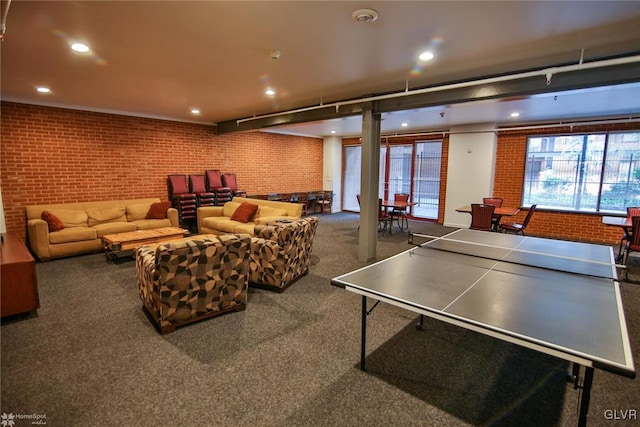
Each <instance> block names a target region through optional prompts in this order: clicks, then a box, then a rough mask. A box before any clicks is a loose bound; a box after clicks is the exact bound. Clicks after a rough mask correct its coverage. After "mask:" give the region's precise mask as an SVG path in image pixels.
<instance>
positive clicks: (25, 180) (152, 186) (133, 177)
mask: <svg viewBox="0 0 640 427" xmlns="http://www.w3.org/2000/svg"><path fill="white" fill-rule="evenodd" d="M1 113H2V121H1V127H0V138H1V140H0V143H1V144H0V147H1V148H0V183H1V186H2V198H3V203H4V210H5V218H6V222H7V230H13V231H17V232H18V234H20V236H21V237H23V238H24V237H25V233H26V224H25V221H24V216H25V214H24V206H27V205H33V204H48V203H69V202H80V201H96V200H112V199H132V198H144V197H159V198H161V199H163V200H166V199H167V198H168V194H167V185H166V178H167V175H169V174H172V173H178V174H196V173H204V171H205V169H220V170H222V171H223V172H235V173H236V174H237V177H238V185H239V186H240V187H241V188H242V189H245V190H247V191H248V192H249V193H269V192H294V191H307V190H321V189H322V161H323V149H322V146H323V142H322V139H316V138H303V137H296V136H288V135H276V134H270V133H264V132H249V133H238V134H231V135H220V136H219V135H215V133H214V127H212V126H206V125H197V124H190V123H180V122H171V121H165V120H155V119H146V118H138V117H130V116H121V115H114V114H103V113H93V112H87V111H76V110H67V109H61V108H52V107H43V106H34V105H26V104H18V103H8V102H3V103H2V105H1Z"/></svg>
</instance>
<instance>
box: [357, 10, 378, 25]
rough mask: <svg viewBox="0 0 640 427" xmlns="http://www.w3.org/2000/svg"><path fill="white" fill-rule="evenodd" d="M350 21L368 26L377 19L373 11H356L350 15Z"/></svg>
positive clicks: (376, 13)
mask: <svg viewBox="0 0 640 427" xmlns="http://www.w3.org/2000/svg"><path fill="white" fill-rule="evenodd" d="M351 19H353V20H354V21H356V22H360V23H362V24H368V23H369V22H373V21H375V20H376V19H378V12H376V11H375V10H373V9H358V10H354V11H353V12H352V13H351Z"/></svg>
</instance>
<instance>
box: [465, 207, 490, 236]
mask: <svg viewBox="0 0 640 427" xmlns="http://www.w3.org/2000/svg"><path fill="white" fill-rule="evenodd" d="M495 209H496V207H495V206H493V205H484V204H480V203H474V204H472V205H471V225H470V226H469V228H470V229H471V230H481V231H492V230H493V211H495Z"/></svg>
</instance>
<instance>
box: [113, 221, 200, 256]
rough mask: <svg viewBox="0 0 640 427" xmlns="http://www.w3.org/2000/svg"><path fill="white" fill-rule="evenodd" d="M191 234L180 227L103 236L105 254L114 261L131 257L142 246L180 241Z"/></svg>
mask: <svg viewBox="0 0 640 427" xmlns="http://www.w3.org/2000/svg"><path fill="white" fill-rule="evenodd" d="M188 234H189V230H183V229H182V228H178V227H163V228H154V229H150V230H136V231H127V232H124V233H114V234H105V235H104V236H102V242H103V243H104V253H105V255H106V256H107V260H109V261H113V260H115V259H117V258H120V257H123V256H131V255H133V253H134V251H135V250H136V249H137V248H139V247H140V246H144V245H148V244H152V243H164V242H170V241H171V240H176V239H180V238H182V237H184V236H186V235H188Z"/></svg>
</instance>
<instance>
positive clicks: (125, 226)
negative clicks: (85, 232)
mask: <svg viewBox="0 0 640 427" xmlns="http://www.w3.org/2000/svg"><path fill="white" fill-rule="evenodd" d="M91 228H93V229H94V230H96V232H97V233H98V237H102V236H104V235H105V234H113V233H124V232H126V231H136V230H137V229H138V227H136V225H135V224H134V223H132V222H126V221H121V222H105V223H102V224H96V225H94V226H93V227H91Z"/></svg>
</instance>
